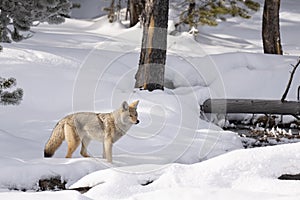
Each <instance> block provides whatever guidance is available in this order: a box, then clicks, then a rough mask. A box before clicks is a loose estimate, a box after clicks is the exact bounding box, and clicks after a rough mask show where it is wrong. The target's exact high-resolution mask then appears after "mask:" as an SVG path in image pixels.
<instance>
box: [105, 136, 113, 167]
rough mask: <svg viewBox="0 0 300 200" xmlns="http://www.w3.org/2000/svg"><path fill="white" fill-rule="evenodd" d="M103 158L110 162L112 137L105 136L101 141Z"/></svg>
mask: <svg viewBox="0 0 300 200" xmlns="http://www.w3.org/2000/svg"><path fill="white" fill-rule="evenodd" d="M103 147H104V148H103V158H106V159H107V162H109V163H112V138H111V137H105V138H104V142H103Z"/></svg>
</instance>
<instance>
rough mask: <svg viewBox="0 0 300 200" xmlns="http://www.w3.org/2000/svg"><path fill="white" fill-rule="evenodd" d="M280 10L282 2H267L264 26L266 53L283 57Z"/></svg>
mask: <svg viewBox="0 0 300 200" xmlns="http://www.w3.org/2000/svg"><path fill="white" fill-rule="evenodd" d="M279 8H280V0H265V4H264V12H263V24H262V38H263V46H264V53H269V54H280V55H282V47H281V41H280V27H279Z"/></svg>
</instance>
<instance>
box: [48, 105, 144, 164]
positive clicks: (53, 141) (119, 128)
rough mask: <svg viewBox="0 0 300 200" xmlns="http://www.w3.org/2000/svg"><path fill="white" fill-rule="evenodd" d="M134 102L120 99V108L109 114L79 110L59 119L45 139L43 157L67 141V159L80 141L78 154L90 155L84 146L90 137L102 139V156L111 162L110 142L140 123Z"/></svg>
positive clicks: (52, 152) (86, 145)
mask: <svg viewBox="0 0 300 200" xmlns="http://www.w3.org/2000/svg"><path fill="white" fill-rule="evenodd" d="M138 103H139V101H135V102H133V103H132V104H130V105H128V104H127V102H123V103H122V105H121V107H120V108H119V109H117V110H115V111H113V112H111V113H92V112H81V113H74V114H71V115H68V116H66V117H64V118H63V119H61V120H60V121H59V122H58V123H57V124H56V126H55V128H54V129H53V132H52V135H51V137H50V139H49V140H48V142H47V144H46V146H45V149H44V156H45V157H51V156H53V154H54V152H55V151H56V150H57V149H58V148H59V146H60V145H61V144H62V142H63V140H66V142H67V144H68V151H67V154H66V158H71V157H72V154H73V152H74V151H75V150H76V149H77V147H78V146H79V144H81V150H80V154H81V155H82V156H84V157H89V155H88V153H87V147H88V145H89V143H90V141H91V140H98V141H101V142H103V158H106V159H107V161H108V162H112V144H113V143H114V142H116V141H117V140H118V139H120V138H121V137H122V136H123V135H125V134H126V132H127V131H128V130H129V128H130V127H131V126H132V125H133V124H137V123H139V120H138V118H137V115H138V114H137V111H136V109H137V105H138Z"/></svg>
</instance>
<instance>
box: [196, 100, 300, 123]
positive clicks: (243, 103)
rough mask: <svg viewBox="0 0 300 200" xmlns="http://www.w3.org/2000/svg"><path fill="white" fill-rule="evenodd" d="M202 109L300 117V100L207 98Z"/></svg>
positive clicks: (216, 111)
mask: <svg viewBox="0 0 300 200" xmlns="http://www.w3.org/2000/svg"><path fill="white" fill-rule="evenodd" d="M201 109H202V111H203V112H204V113H223V114H227V113H251V114H279V115H293V116H295V117H296V118H297V119H299V115H300V102H297V101H284V102H281V101H280V100H263V99H207V100H206V101H205V102H204V103H203V105H202V106H201Z"/></svg>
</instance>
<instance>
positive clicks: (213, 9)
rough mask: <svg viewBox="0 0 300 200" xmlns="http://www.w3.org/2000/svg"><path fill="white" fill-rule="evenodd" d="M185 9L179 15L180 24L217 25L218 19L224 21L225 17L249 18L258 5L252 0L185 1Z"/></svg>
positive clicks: (191, 25)
mask: <svg viewBox="0 0 300 200" xmlns="http://www.w3.org/2000/svg"><path fill="white" fill-rule="evenodd" d="M184 5H185V7H186V8H187V9H185V10H184V11H183V12H181V14H180V21H179V23H178V24H177V25H180V24H189V25H190V27H197V26H198V25H209V26H216V25H218V21H217V20H218V19H220V20H222V21H225V20H226V17H228V16H232V17H237V16H238V17H242V18H246V19H248V18H250V17H251V15H250V11H251V10H252V11H257V10H258V9H259V7H260V4H259V3H257V2H255V1H254V0H185V2H184Z"/></svg>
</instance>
